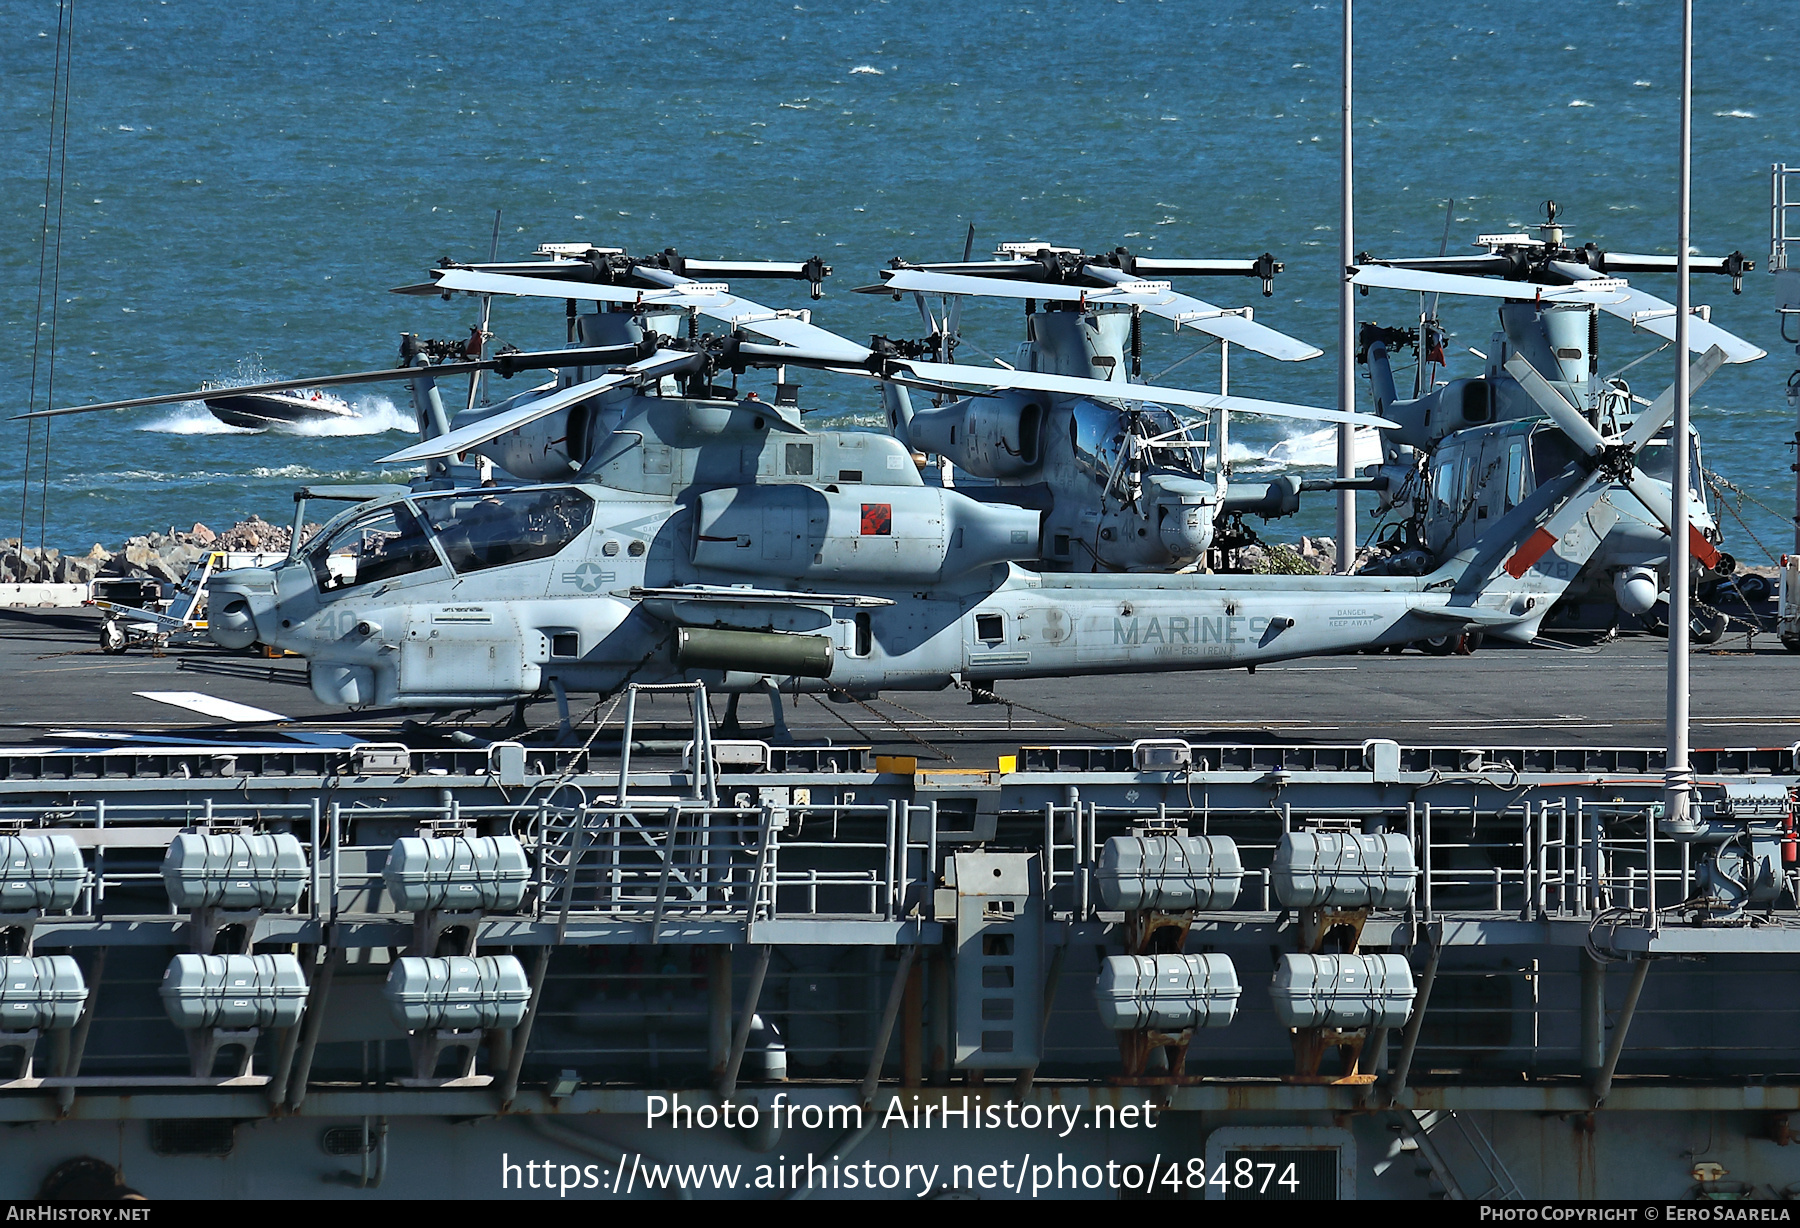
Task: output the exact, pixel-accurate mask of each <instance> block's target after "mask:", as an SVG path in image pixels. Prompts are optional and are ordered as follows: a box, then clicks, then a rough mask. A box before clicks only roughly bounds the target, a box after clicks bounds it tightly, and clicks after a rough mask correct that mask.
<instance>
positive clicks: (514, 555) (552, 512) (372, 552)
mask: <svg viewBox="0 0 1800 1228" xmlns="http://www.w3.org/2000/svg"><path fill="white" fill-rule="evenodd" d="M593 519H594V501H593V500H592V499H591V498H589V497H588V496H587V495H586V494H584V493H583V492H582V491H580V490H577V489H575V488H573V487H566V486H553V487H531V488H528V489H525V490H493V489H487V490H465V491H458V492H456V493H453V494H445V495H431V496H427V497H424V498H420V499H417V500H410V501H406V502H401V503H391V504H388V505H386V506H385V507H378V508H375V509H373V510H371V511H368V512H365V513H363V514H361V515H356V516H353V517H351V518H350V519H349V520H348V521H347V522H345V523H343V524H341V525H338V526H336V527H333V528H332V529H331V531H330V533H329V534H328V535H324V536H323V537H322V540H321V541H320V542H319V543H318V544H317V545H315V546H313V547H312V548H311V549H309V550H308V551H307V553H306V558H307V561H308V562H309V563H310V565H311V566H312V569H313V575H314V576H315V577H316V578H317V580H318V584H319V589H320V591H322V592H331V591H334V590H337V589H343V588H349V587H351V586H352V585H360V584H371V583H374V582H375V581H378V580H389V579H393V578H394V577H396V576H403V575H409V574H411V573H414V572H419V571H425V570H428V569H430V568H433V567H438V566H445V565H447V566H449V567H450V568H451V569H452V570H453V571H455V572H456V573H457V574H458V575H467V574H469V573H470V572H476V571H484V570H486V569H488V568H490V567H503V566H506V565H507V564H509V563H524V562H529V561H530V560H532V559H542V558H548V557H550V556H551V555H553V554H556V553H557V552H558V551H560V550H561V549H562V548H563V547H564V546H567V545H568V544H569V543H570V542H572V541H574V540H575V538H576V537H577V536H579V535H580V533H581V532H582V530H584V529H586V528H587V527H588V525H589V524H591V523H592V522H593Z"/></svg>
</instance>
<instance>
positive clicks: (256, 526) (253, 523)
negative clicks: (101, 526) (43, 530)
mask: <svg viewBox="0 0 1800 1228" xmlns="http://www.w3.org/2000/svg"><path fill="white" fill-rule="evenodd" d="M315 527H316V526H313V525H308V526H307V528H308V529H309V530H310V529H312V528H315ZM291 535H292V530H290V529H289V528H288V527H287V526H285V525H278V524H270V523H269V522H268V521H266V520H263V519H262V518H261V517H258V516H252V517H251V518H250V519H248V520H240V521H239V522H238V523H236V524H234V525H232V526H231V527H230V528H229V529H226V530H224V531H222V532H215V531H214V530H212V529H210V528H208V527H207V526H205V525H203V524H196V525H195V526H194V527H193V528H191V529H184V530H177V529H176V528H175V527H174V526H173V525H171V526H170V527H169V530H168V532H166V533H144V534H139V535H137V536H136V537H128V538H126V539H125V540H124V541H123V542H122V543H120V544H119V545H118V546H117V547H115V548H113V549H110V550H109V549H107V548H106V547H105V546H102V545H101V544H100V543H99V542H95V543H94V545H93V548H92V549H90V550H89V551H88V552H87V553H86V554H75V553H73V552H70V551H64V550H59V549H57V548H56V547H54V546H51V547H48V548H46V549H42V550H40V549H38V548H37V547H35V546H21V545H20V543H19V539H18V538H16V537H8V538H4V539H0V584H87V583H91V582H92V581H94V580H99V579H108V578H111V577H115V576H117V577H129V576H146V577H149V578H151V579H154V580H162V581H165V582H168V583H174V582H175V581H178V580H180V579H181V578H182V577H183V576H185V575H187V573H188V570H189V569H190V568H192V567H193V565H194V564H195V563H197V562H199V561H200V560H201V559H202V558H204V557H205V556H206V555H207V554H208V553H209V552H211V551H214V550H228V551H250V550H267V551H280V552H283V553H285V552H286V551H287V548H288V539H289V538H290V536H291Z"/></svg>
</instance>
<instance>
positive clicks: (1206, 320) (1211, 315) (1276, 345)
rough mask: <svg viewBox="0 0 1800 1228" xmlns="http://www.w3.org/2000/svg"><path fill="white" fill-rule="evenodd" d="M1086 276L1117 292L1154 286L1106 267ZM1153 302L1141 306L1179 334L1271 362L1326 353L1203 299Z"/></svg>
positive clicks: (1170, 297)
mask: <svg viewBox="0 0 1800 1228" xmlns="http://www.w3.org/2000/svg"><path fill="white" fill-rule="evenodd" d="M1189 263H1197V262H1189ZM1221 263H1223V262H1221ZM1087 275H1088V276H1089V277H1094V278H1098V279H1099V280H1101V281H1109V282H1111V283H1112V284H1113V285H1114V286H1115V287H1116V288H1117V289H1120V290H1125V291H1129V290H1130V289H1131V288H1132V286H1133V284H1134V283H1137V284H1154V283H1144V282H1143V280H1142V279H1141V278H1134V277H1132V276H1131V275H1130V274H1128V273H1125V272H1123V271H1121V270H1119V269H1109V268H1106V267H1104V266H1103V265H1089V266H1088V267H1087ZM1154 298H1155V301H1152V302H1146V303H1144V304H1142V306H1143V309H1144V310H1145V311H1148V312H1149V313H1150V314H1151V315H1154V316H1161V317H1162V318H1163V319H1165V320H1171V321H1173V322H1174V324H1175V328H1176V330H1177V331H1179V330H1180V329H1181V328H1182V327H1183V326H1184V325H1185V326H1186V327H1188V328H1191V329H1194V330H1196V331H1197V332H1202V333H1206V334H1208V335H1209V336H1213V337H1218V338H1219V339H1220V340H1223V341H1229V342H1231V344H1233V345H1241V346H1243V347H1244V348H1245V349H1249V350H1255V351H1256V352H1257V353H1258V354H1267V355H1268V356H1269V357H1270V358H1277V359H1280V360H1281V361H1282V362H1304V361H1305V360H1306V359H1309V358H1317V357H1319V355H1321V354H1323V353H1324V352H1325V351H1324V350H1321V349H1319V348H1318V347H1317V346H1314V345H1308V344H1307V343H1306V342H1304V341H1302V340H1300V339H1299V338H1298V337H1290V336H1288V335H1287V334H1286V333H1284V332H1279V331H1277V330H1276V329H1273V328H1270V327H1269V326H1268V325H1267V324H1258V323H1256V321H1254V320H1252V319H1249V318H1247V317H1245V316H1240V315H1236V314H1233V313H1231V312H1228V311H1225V310H1224V309H1223V308H1219V307H1215V306H1213V305H1212V304H1211V303H1209V302H1207V301H1205V300H1204V299H1197V298H1195V297H1194V296H1193V295H1191V294H1180V293H1176V292H1174V291H1169V292H1167V293H1163V294H1159V295H1156V296H1154Z"/></svg>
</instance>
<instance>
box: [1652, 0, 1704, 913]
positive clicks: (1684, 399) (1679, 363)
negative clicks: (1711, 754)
mask: <svg viewBox="0 0 1800 1228" xmlns="http://www.w3.org/2000/svg"><path fill="white" fill-rule="evenodd" d="M1693 94H1694V0H1681V188H1680V193H1679V199H1680V204H1679V206H1678V216H1677V219H1676V228H1675V429H1674V432H1673V437H1672V439H1671V441H1670V442H1671V445H1672V449H1673V451H1674V453H1675V463H1674V466H1673V468H1672V470H1671V473H1670V476H1671V477H1672V478H1673V481H1672V482H1671V483H1670V491H1669V496H1670V497H1669V503H1670V510H1671V513H1672V516H1671V519H1672V520H1673V523H1672V524H1671V525H1670V526H1669V528H1670V533H1669V539H1670V540H1669V731H1668V743H1669V760H1668V768H1667V770H1666V771H1665V772H1664V774H1663V798H1664V810H1665V813H1666V814H1667V815H1668V816H1669V819H1670V821H1672V822H1681V821H1682V820H1685V819H1686V818H1687V809H1688V790H1689V779H1688V497H1689V496H1688V454H1689V446H1688V393H1689V377H1688V311H1689V309H1690V308H1689V288H1688V241H1689V233H1688V210H1689V206H1690V203H1691V198H1690V188H1691V182H1690V181H1691V178H1692V173H1693V109H1694V108H1693V103H1694V98H1693ZM1644 850H1645V856H1646V857H1647V859H1648V860H1649V865H1647V866H1646V867H1645V872H1646V875H1647V879H1646V883H1645V886H1646V891H1645V898H1644V908H1645V914H1646V915H1645V918H1644V923H1645V924H1646V925H1647V926H1648V927H1649V928H1650V929H1652V930H1655V929H1657V928H1658V926H1657V917H1656V820H1655V818H1654V817H1647V818H1646V820H1645V834H1644Z"/></svg>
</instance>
